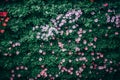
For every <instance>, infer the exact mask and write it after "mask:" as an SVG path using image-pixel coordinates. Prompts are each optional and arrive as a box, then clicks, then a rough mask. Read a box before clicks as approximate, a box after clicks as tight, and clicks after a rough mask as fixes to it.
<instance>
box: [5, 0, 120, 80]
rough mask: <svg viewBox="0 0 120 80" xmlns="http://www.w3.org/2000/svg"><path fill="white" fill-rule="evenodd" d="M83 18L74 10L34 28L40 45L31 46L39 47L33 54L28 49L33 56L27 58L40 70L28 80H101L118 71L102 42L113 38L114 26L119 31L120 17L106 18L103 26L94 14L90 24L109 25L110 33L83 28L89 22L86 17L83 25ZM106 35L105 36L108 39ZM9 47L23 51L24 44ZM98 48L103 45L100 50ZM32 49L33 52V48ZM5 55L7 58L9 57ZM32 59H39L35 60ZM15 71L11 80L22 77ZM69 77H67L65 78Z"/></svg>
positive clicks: (93, 13) (105, 30)
mask: <svg viewBox="0 0 120 80" xmlns="http://www.w3.org/2000/svg"><path fill="white" fill-rule="evenodd" d="M93 1H94V0H93ZM103 6H104V7H107V6H108V4H107V3H105V4H103ZM109 12H113V11H112V10H108V13H109ZM82 14H83V12H82V10H80V9H79V10H75V9H72V10H69V11H68V12H66V13H65V14H59V15H58V16H57V17H56V18H55V19H51V21H50V24H46V25H41V26H35V27H33V29H32V31H33V34H34V33H35V40H41V41H38V43H35V44H32V46H33V45H37V47H36V46H34V47H35V48H34V49H35V50H34V51H33V52H32V50H33V49H31V50H30V49H29V50H28V52H30V55H28V56H29V57H30V61H31V63H30V65H33V64H34V65H35V67H37V69H38V67H39V69H38V71H36V70H35V71H36V74H35V76H34V77H33V76H32V78H30V77H29V78H28V77H27V78H28V79H29V80H37V79H50V80H57V79H70V80H71V77H74V78H75V79H88V80H89V79H90V80H91V79H93V78H91V77H92V76H93V75H95V76H98V79H100V80H102V78H104V74H106V73H107V74H111V73H114V72H116V71H117V70H118V68H117V67H119V66H120V63H117V62H116V60H114V59H112V58H109V57H108V56H107V54H106V53H105V51H101V49H99V47H101V46H100V45H102V44H104V40H102V39H101V38H103V39H104V38H105V39H106V37H108V35H110V34H109V32H110V30H111V33H112V29H114V27H112V26H114V23H115V25H116V27H117V28H118V27H120V23H119V22H120V18H119V17H120V16H119V15H116V16H112V17H111V16H110V15H109V14H106V17H107V20H106V21H107V22H104V23H101V24H100V21H102V20H100V19H98V18H97V17H96V15H97V14H96V13H95V12H93V11H91V12H90V14H91V15H92V16H95V17H94V18H93V17H92V18H90V19H91V20H90V22H91V24H93V25H95V24H97V25H98V26H99V28H100V26H103V25H106V24H109V23H110V26H108V25H107V29H106V27H105V29H104V28H103V27H102V28H103V29H99V28H98V27H95V28H93V27H92V28H91V26H90V27H86V25H85V24H81V23H84V22H85V20H88V21H89V19H86V17H85V19H84V21H82V20H83V19H82V20H81V19H80V17H82ZM92 21H93V22H92ZM80 22H81V23H80ZM111 24H112V25H111ZM93 25H92V26H93ZM95 26H96V25H95ZM116 27H115V30H113V31H115V32H114V33H115V35H119V32H118V31H116ZM96 28H97V29H96ZM97 30H101V32H103V33H102V35H101V33H100V34H99V33H98V31H97ZM103 35H105V37H104V36H103ZM88 37H89V38H88ZM108 38H109V37H108ZM102 41H103V42H102ZM39 42H40V43H39ZM9 43H10V44H11V46H10V47H9V48H8V50H11V49H12V48H15V47H21V46H20V45H21V44H20V43H18V42H16V43H13V42H12V41H10V42H9ZM98 44H100V45H99V46H97V45H98ZM105 46H106V45H105ZM29 47H30V48H31V46H29ZM29 47H28V48H29ZM102 48H103V49H106V47H105V48H104V47H103V46H102ZM19 53H20V52H19V51H18V50H17V51H16V55H18V54H19ZM4 55H5V56H7V55H8V54H4ZM33 55H37V56H35V57H34V56H33ZM32 57H33V58H32ZM32 61H34V62H32ZM32 68H33V67H32ZM28 69H29V67H25V66H17V67H16V68H15V70H16V71H18V70H28ZM15 70H13V69H12V70H11V73H12V74H11V77H10V80H13V79H14V78H16V77H17V78H21V77H22V76H21V74H17V75H15V72H14V71H15ZM33 70H34V69H33ZM31 71H32V70H31ZM33 72H34V71H33ZM103 72H104V73H103ZM66 75H67V76H68V77H66ZM63 76H65V77H63ZM61 77H62V78H61ZM69 77H70V78H69Z"/></svg>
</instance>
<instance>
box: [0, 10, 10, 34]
mask: <svg viewBox="0 0 120 80" xmlns="http://www.w3.org/2000/svg"><path fill="white" fill-rule="evenodd" d="M7 14H8V12H0V24H2V26H3V27H6V26H7V22H8V21H9V19H10V18H9V17H7ZM4 32H5V30H4V29H3V28H2V29H0V33H4Z"/></svg>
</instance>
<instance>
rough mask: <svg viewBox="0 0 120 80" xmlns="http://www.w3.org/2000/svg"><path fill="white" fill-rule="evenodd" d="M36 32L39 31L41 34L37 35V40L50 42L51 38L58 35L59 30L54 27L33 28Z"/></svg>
mask: <svg viewBox="0 0 120 80" xmlns="http://www.w3.org/2000/svg"><path fill="white" fill-rule="evenodd" d="M34 30H39V32H37V33H36V38H37V39H42V40H48V39H49V38H50V37H52V36H54V35H55V34H58V30H57V29H56V28H54V27H50V26H49V25H45V26H40V27H39V26H35V27H33V31H34ZM54 33H55V34H54Z"/></svg>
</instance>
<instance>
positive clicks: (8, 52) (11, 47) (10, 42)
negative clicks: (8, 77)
mask: <svg viewBox="0 0 120 80" xmlns="http://www.w3.org/2000/svg"><path fill="white" fill-rule="evenodd" d="M9 45H10V46H9V47H8V49H7V50H8V51H7V52H6V53H5V52H4V54H3V55H4V56H12V55H13V53H11V51H12V50H14V52H15V55H19V53H20V52H19V51H18V50H15V48H17V47H20V46H21V44H20V43H19V42H15V43H13V41H9Z"/></svg>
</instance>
